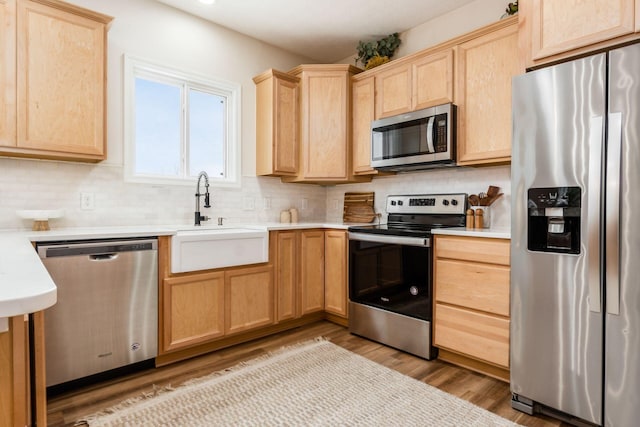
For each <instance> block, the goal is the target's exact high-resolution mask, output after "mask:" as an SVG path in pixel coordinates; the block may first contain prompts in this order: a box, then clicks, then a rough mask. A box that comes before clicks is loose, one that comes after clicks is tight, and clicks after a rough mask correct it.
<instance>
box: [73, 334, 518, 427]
mask: <svg viewBox="0 0 640 427" xmlns="http://www.w3.org/2000/svg"><path fill="white" fill-rule="evenodd" d="M83 421H84V422H83V424H84V423H88V424H89V425H90V426H438V427H443V426H456V427H459V426H478V427H480V426H482V427H487V426H515V425H517V424H514V423H512V422H510V421H508V420H506V419H504V418H502V417H499V416H498V415H495V414H493V413H491V412H488V411H486V410H484V409H482V408H479V407H477V406H475V405H473V404H471V403H469V402H467V401H465V400H462V399H459V398H457V397H455V396H452V395H450V394H447V393H445V392H443V391H440V390H438V389H437V388H435V387H431V386H429V385H427V384H425V383H422V382H420V381H417V380H415V379H413V378H410V377H408V376H406V375H403V374H401V373H399V372H397V371H394V370H392V369H389V368H387V367H385V366H382V365H379V364H377V363H375V362H372V361H370V360H368V359H366V358H364V357H362V356H359V355H357V354H355V353H352V352H350V351H348V350H345V349H343V348H342V347H339V346H337V345H334V344H332V343H330V342H329V341H325V340H323V339H316V340H313V341H309V342H305V343H302V344H298V345H296V346H293V347H287V348H283V349H282V350H279V351H277V352H274V353H271V354H269V355H267V356H263V357H260V358H258V359H254V360H251V361H249V362H246V363H243V364H240V365H238V366H235V367H233V368H231V369H228V370H225V371H222V372H217V373H215V374H211V375H208V376H206V377H204V378H199V379H197V380H193V381H190V382H188V383H186V384H184V385H182V386H180V387H178V388H176V389H174V390H171V391H167V392H165V393H161V394H159V395H157V396H154V397H151V398H140V399H135V400H131V401H127V402H123V403H122V404H120V405H118V406H116V407H114V408H111V409H109V410H106V411H104V412H102V413H100V414H96V415H93V416H91V417H89V418H87V419H85V420H83ZM85 425H86V424H85Z"/></svg>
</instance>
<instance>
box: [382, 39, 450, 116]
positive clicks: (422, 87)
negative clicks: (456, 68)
mask: <svg viewBox="0 0 640 427" xmlns="http://www.w3.org/2000/svg"><path fill="white" fill-rule="evenodd" d="M453 52H454V50H453V48H446V49H443V50H441V51H428V52H425V53H423V54H419V55H412V56H411V57H409V58H408V59H406V60H402V61H400V62H398V63H395V64H393V65H390V66H387V67H386V68H384V69H383V70H381V71H380V72H378V73H376V74H375V87H376V119H379V118H383V117H389V116H395V115H397V114H402V113H406V112H409V111H415V110H419V109H422V108H427V107H431V106H434V105H439V104H446V103H448V102H452V100H453Z"/></svg>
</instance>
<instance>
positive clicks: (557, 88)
mask: <svg viewBox="0 0 640 427" xmlns="http://www.w3.org/2000/svg"><path fill="white" fill-rule="evenodd" d="M511 179H512V189H511V191H512V218H511V238H512V242H511V243H512V249H511V390H512V392H513V400H512V406H513V407H515V408H517V409H520V410H522V411H526V412H534V411H541V412H551V413H553V414H554V415H555V416H558V417H567V418H570V419H571V418H572V419H574V420H575V421H579V420H585V421H588V422H590V423H594V424H598V425H606V426H635V425H638V419H639V415H638V413H640V45H631V46H627V47H624V48H620V49H617V50H612V51H609V52H606V53H602V54H598V55H595V56H591V57H587V58H582V59H579V60H575V61H573V62H568V63H564V64H560V65H556V66H552V67H549V68H544V69H540V70H537V71H533V72H530V73H527V74H524V75H522V76H518V77H516V78H515V79H514V82H513V155H512V163H511Z"/></svg>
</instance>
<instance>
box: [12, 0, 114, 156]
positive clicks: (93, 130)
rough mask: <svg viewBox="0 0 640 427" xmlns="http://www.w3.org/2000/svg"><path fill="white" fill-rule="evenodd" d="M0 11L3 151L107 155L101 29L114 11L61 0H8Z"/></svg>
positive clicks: (105, 31)
mask: <svg viewBox="0 0 640 427" xmlns="http://www.w3.org/2000/svg"><path fill="white" fill-rule="evenodd" d="M14 6H15V9H14ZM0 11H1V12H0V21H3V22H2V23H3V24H4V25H3V28H2V32H3V33H2V43H3V46H2V50H5V49H6V51H4V52H3V54H2V57H1V58H0V59H2V61H3V62H2V64H0V67H2V71H1V72H0V86H2V88H3V89H4V91H3V93H4V95H3V96H4V97H5V100H4V102H5V105H4V106H3V107H2V110H0V113H1V116H0V123H1V124H0V154H1V155H7V156H17V157H36V158H47V159H62V160H76V161H86V162H98V161H100V160H103V159H105V158H106V138H105V115H106V113H105V100H106V83H105V82H106V67H105V63H106V44H107V36H106V33H107V30H108V25H109V23H110V22H111V20H112V19H113V18H111V17H108V16H106V15H102V14H99V13H96V12H92V11H90V10H87V9H83V8H80V7H77V6H74V5H71V4H68V3H64V2H61V1H58V0H9V1H6V2H3V4H1V5H0ZM14 34H15V35H16V38H14ZM16 46H17V48H16ZM14 53H15V56H14ZM14 58H17V61H16V62H14ZM14 94H17V96H16V97H15V98H14Z"/></svg>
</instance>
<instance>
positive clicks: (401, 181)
mask: <svg viewBox="0 0 640 427" xmlns="http://www.w3.org/2000/svg"><path fill="white" fill-rule="evenodd" d="M510 180H511V169H510V166H493V167H481V168H470V167H460V168H443V169H433V170H429V171H423V172H410V173H401V174H397V175H390V176H385V177H376V178H374V179H373V181H372V182H370V183H366V184H350V185H340V186H336V187H331V188H329V189H328V190H327V221H330V222H341V221H342V200H343V198H344V193H345V192H348V191H375V211H376V212H378V213H381V214H382V217H383V218H384V217H386V214H387V213H386V210H385V203H386V197H387V196H388V195H393V194H438V193H467V194H478V193H480V192H483V191H487V188H488V187H489V185H495V186H497V187H500V191H501V192H502V193H504V194H503V196H502V197H500V198H499V199H498V200H496V202H495V203H494V204H493V205H491V221H492V224H491V225H492V227H504V228H509V227H510V225H511V217H510V207H511V182H510Z"/></svg>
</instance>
